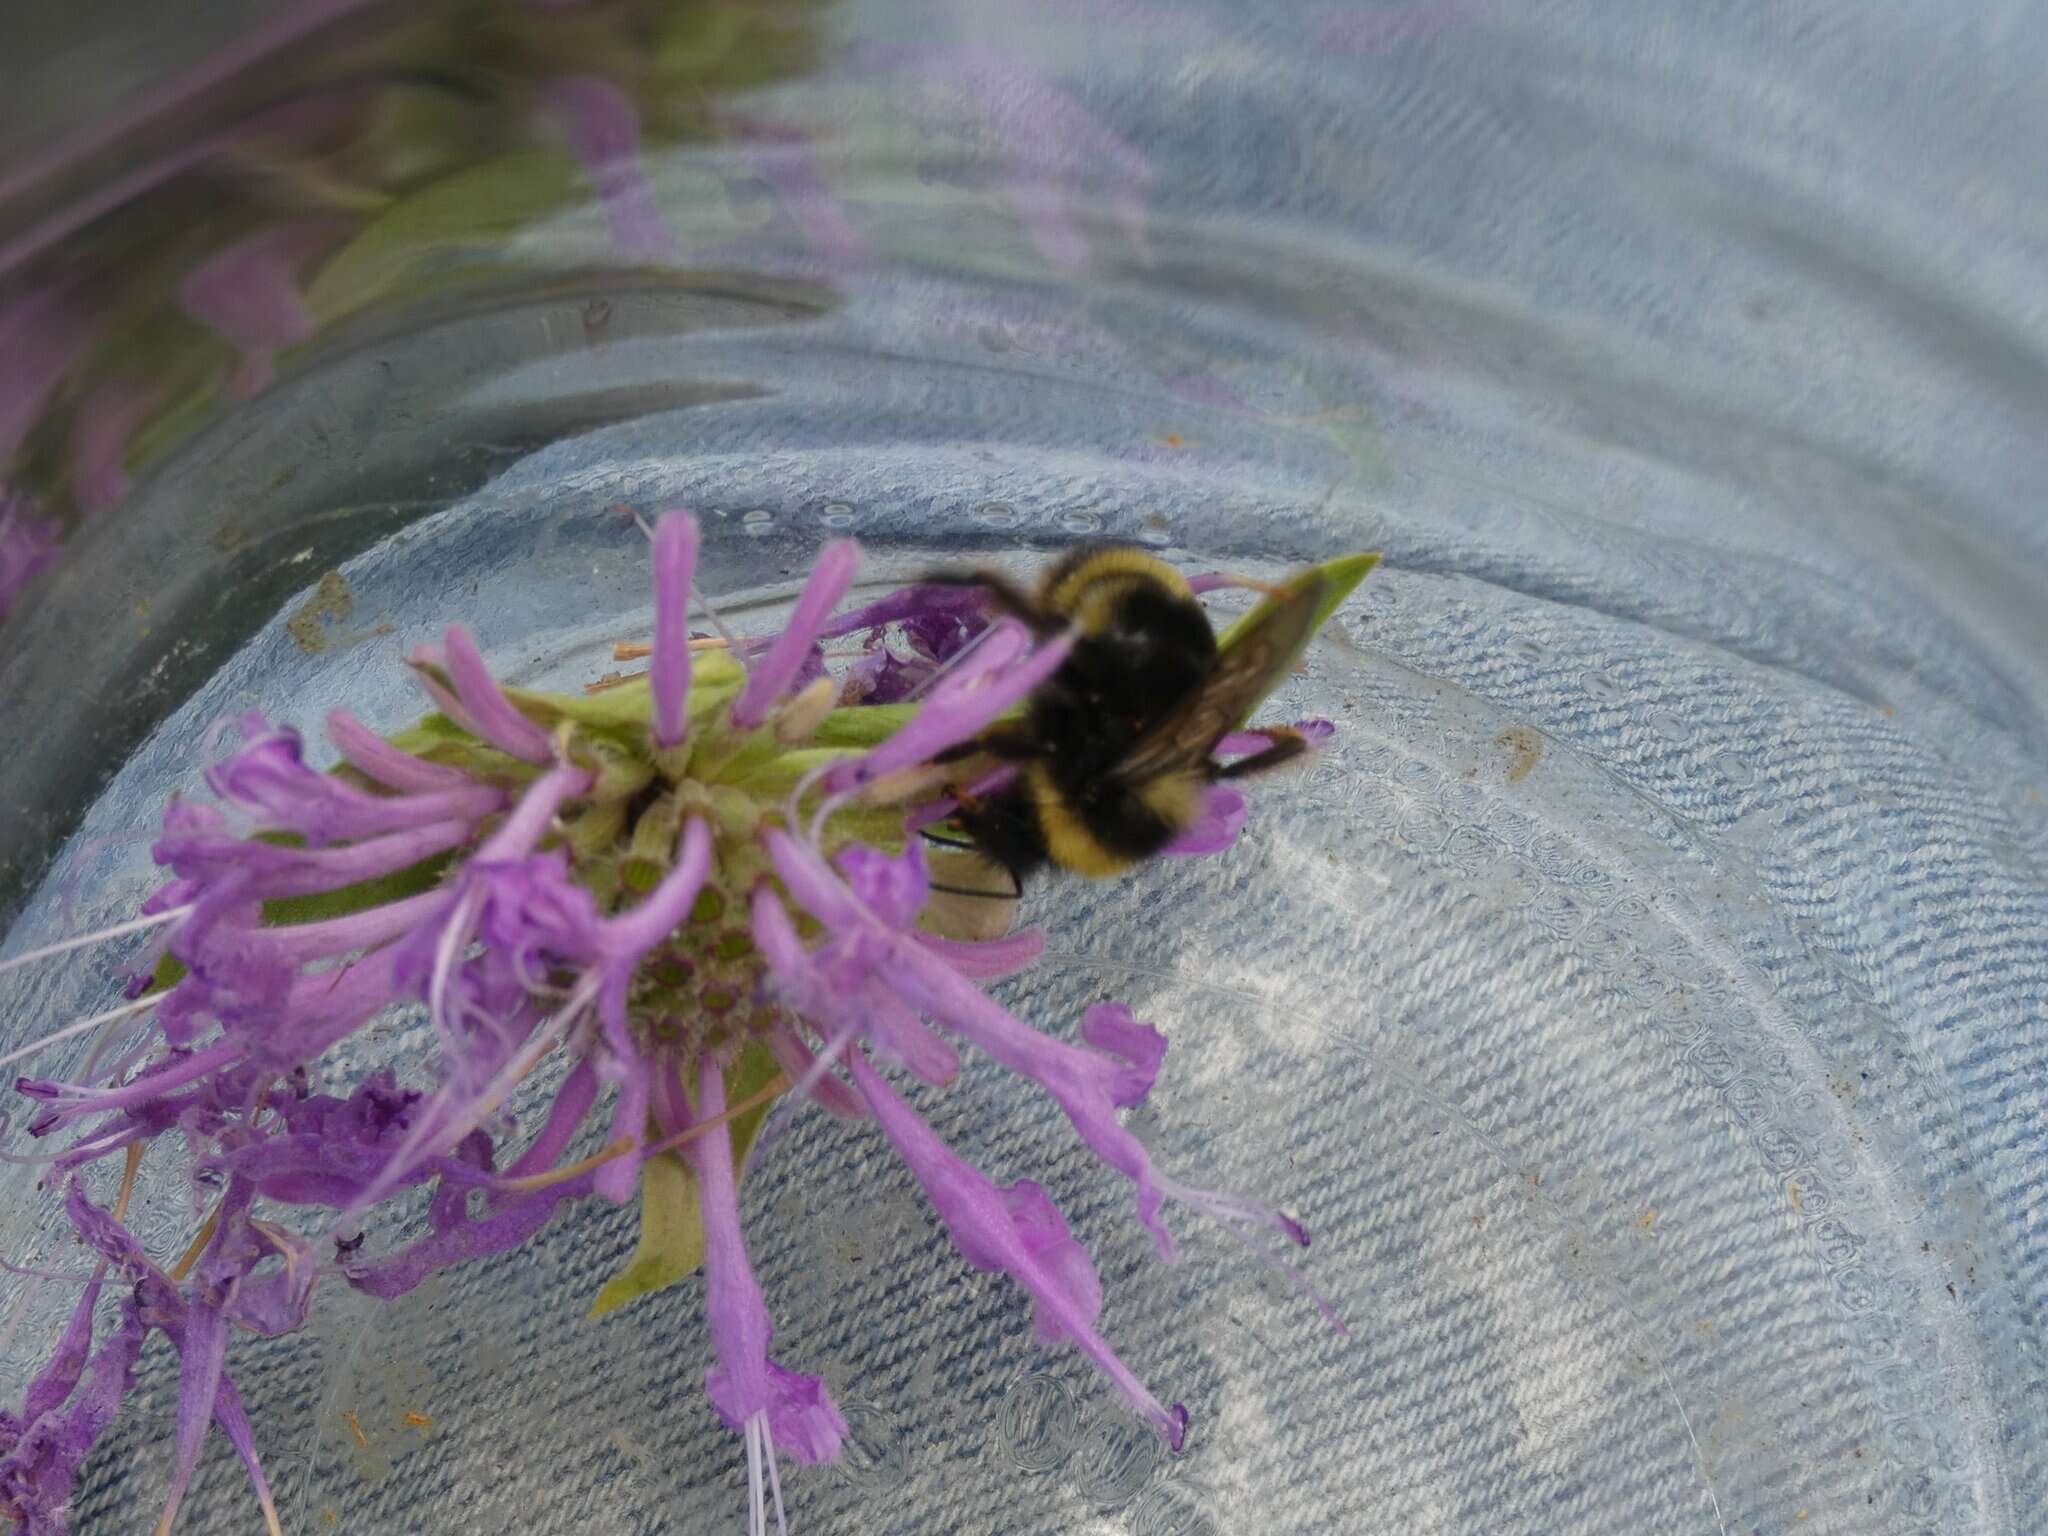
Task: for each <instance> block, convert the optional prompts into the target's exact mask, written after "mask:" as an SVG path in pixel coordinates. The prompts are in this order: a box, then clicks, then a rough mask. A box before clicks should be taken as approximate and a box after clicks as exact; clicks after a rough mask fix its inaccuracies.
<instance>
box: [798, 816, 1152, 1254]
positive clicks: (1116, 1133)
mask: <svg viewBox="0 0 2048 1536" xmlns="http://www.w3.org/2000/svg"><path fill="white" fill-rule="evenodd" d="M762 841H763V844H764V845H765V847H766V848H767V851H768V856H769V858H770V860H771V861H772V862H773V864H774V866H775V872H776V874H777V875H779V876H780V877H781V879H782V882H783V884H784V885H785V886H787V887H788V889H789V893H790V895H791V896H792V897H793V898H794V899H795V900H797V901H798V902H800V903H802V904H803V905H804V906H805V907H806V908H808V909H809V910H810V911H811V912H812V913H813V914H814V915H815V916H817V917H818V918H819V919H821V920H822V921H823V922H824V923H825V924H826V925H827V926H828V927H831V928H833V929H835V930H838V931H840V932H841V933H844V934H847V935H849V936H851V937H853V938H854V939H855V940H857V941H858V942H859V943H860V944H861V946H862V953H863V954H864V955H865V956H866V957H867V959H868V962H869V963H870V964H872V965H875V966H877V967H878V968H883V969H884V970H885V972H886V977H887V981H888V984H889V986H890V987H891V988H892V989H893V990H894V991H896V992H897V993H899V994H900V995H901V996H902V997H903V999H904V1001H905V1002H907V1003H909V1004H910V1005H911V1006H912V1007H914V1008H917V1009H918V1010H920V1011H921V1012H924V1013H927V1014H929V1015H931V1016H932V1017H933V1018H934V1019H936V1020H937V1021H938V1022H939V1023H940V1024H941V1025H943V1026H944V1027H945V1028H947V1029H950V1030H952V1031H953V1032H954V1033H955V1034H957V1035H959V1036H960V1037H961V1038H963V1039H965V1040H967V1041H968V1042H969V1043H971V1044H973V1045H974V1046H976V1047H977V1048H978V1049H980V1050H982V1051H984V1052H985V1053H987V1054H988V1055H990V1056H992V1057H994V1058H995V1059H996V1060H997V1061H998V1062H1000V1063H1001V1064H1002V1065H1003V1066H1005V1067H1007V1068H1009V1069H1010V1070H1011V1071H1013V1072H1016V1073H1018V1074H1019V1075H1021V1076H1024V1077H1028V1078H1030V1079H1031V1080H1032V1081H1033V1082H1036V1083H1037V1084H1039V1086H1041V1087H1042V1088H1044V1089H1045V1090H1046V1091H1047V1092H1048V1093H1050V1094H1051V1095H1052V1096H1053V1098H1054V1099H1056V1100H1057V1101H1058V1103H1059V1105H1060V1107H1061V1108H1062V1109H1063V1110H1065V1111H1066V1114H1067V1118H1068V1120H1069V1121H1071V1122H1072V1123H1073V1126H1074V1129H1075V1130H1076V1131H1077V1132H1079V1133H1080V1136H1081V1139H1082V1140H1083V1141H1085V1142H1087V1143H1088V1145H1089V1146H1090V1147H1091V1148H1093V1149H1094V1151H1095V1154H1096V1155H1097V1156H1098V1157H1100V1158H1101V1159H1102V1160H1103V1161H1104V1162H1106V1163H1108V1164H1109V1165H1110V1166H1111V1167H1113V1168H1116V1169H1118V1170H1119V1171H1121V1172H1122V1173H1123V1174H1124V1175H1125V1176H1126V1177H1127V1178H1129V1179H1130V1180H1131V1182H1132V1184H1133V1185H1134V1186H1135V1188H1136V1191H1137V1204H1138V1219H1139V1221H1140V1222H1142V1223H1143V1224H1144V1226H1145V1229H1146V1230H1147V1231H1148V1232H1150V1233H1151V1234H1152V1237H1153V1241H1154V1242H1155V1243H1156V1244H1157V1245H1158V1247H1159V1251H1160V1254H1161V1255H1162V1256H1163V1257H1166V1258H1171V1257H1172V1256H1173V1240H1172V1237H1171V1236H1170V1234H1169V1233H1168V1232H1167V1230H1166V1225H1165V1223H1164V1222H1163V1221H1162V1220H1161V1219H1160V1214H1159V1207H1160V1201H1161V1198H1162V1197H1161V1191H1160V1188H1159V1184H1158V1181H1157V1179H1156V1178H1155V1176H1154V1174H1153V1170H1152V1160H1151V1157H1150V1155H1149V1154H1148V1153H1147V1152H1146V1151H1145V1148H1144V1145H1143V1143H1141V1142H1140V1141H1139V1140H1138V1139H1137V1138H1136V1137H1135V1136H1133V1135H1132V1134H1131V1133H1130V1132H1129V1131H1128V1130H1126V1129H1125V1128H1124V1126H1123V1124H1122V1122H1121V1121H1119V1120H1118V1119H1117V1117H1116V1107H1117V1103H1118V1101H1119V1100H1120V1099H1124V1098H1127V1097H1128V1095H1129V1093H1130V1091H1131V1083H1132V1078H1131V1075H1130V1074H1131V1072H1132V1070H1133V1069H1132V1066H1131V1065H1130V1064H1129V1063H1119V1062H1117V1061H1115V1060H1113V1059H1112V1058H1110V1057H1108V1056H1104V1055H1100V1054H1097V1053H1096V1052H1093V1051H1087V1050H1083V1049H1081V1048H1080V1047H1078V1046H1073V1045H1069V1044H1067V1043H1066V1042H1065V1041H1062V1040H1055V1039H1052V1038H1051V1037H1049V1036H1046V1035H1042V1034H1040V1033H1039V1032H1038V1031H1037V1030H1035V1029H1033V1028H1031V1026H1030V1025H1028V1024H1026V1023H1024V1021H1023V1020H1021V1019H1018V1018H1016V1017H1014V1016H1012V1015H1011V1014H1010V1013H1009V1012H1008V1011H1006V1010H1005V1009H1004V1008H1003V1007H1001V1005H999V1004H998V1003H996V1002H995V1001H994V999H992V998H990V997H989V996H988V995H987V994H985V993H984V992H982V991H981V989H980V988H979V987H976V986H974V985H973V984H972V983H971V982H969V981H968V980H967V979H966V978H965V977H964V976H962V975H961V974H960V973H959V972H958V971H956V970H954V969H953V968H952V967H951V966H949V965H947V964H946V962H945V961H944V960H943V959H942V958H941V957H940V956H939V955H938V954H936V953H935V952H933V951H932V950H930V949H927V948H926V947H925V946H923V945H922V944H919V943H918V942H917V941H916V940H914V939H911V938H909V937H908V936H907V935H904V934H900V933H897V932H895V931H894V930H892V929H889V928H885V927H884V926H882V924H881V923H880V922H879V921H877V920H876V918H875V917H874V915H873V914H872V913H870V912H868V910H867V909H866V908H865V907H863V906H862V905H861V904H860V902H859V901H858V900H857V899H856V898H855V897H854V895H853V893H852V892H851V891H849V890H848V889H847V888H846V887H845V886H844V885H842V884H841V883H840V882H839V880H838V879H837V877H836V876H835V875H834V874H833V873H832V871H831V869H830V868H829V867H828V866H827V865H826V864H825V863H824V862H823V861H822V860H821V859H819V858H818V857H817V855H816V854H815V853H814V852H812V851H811V850H810V849H808V848H807V847H805V846H804V845H803V844H801V843H799V842H798V841H797V840H796V839H795V838H793V837H791V836H790V835H789V834H788V833H786V832H784V831H782V830H781V829H779V828H769V829H768V830H766V831H765V832H764V833H763V834H762Z"/></svg>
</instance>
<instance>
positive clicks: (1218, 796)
mask: <svg viewBox="0 0 2048 1536" xmlns="http://www.w3.org/2000/svg"><path fill="white" fill-rule="evenodd" d="M1250 815H1251V811H1250V808H1249V807H1248V806H1247V805H1246V803H1245V798H1244V796H1243V795H1242V794H1240V793H1239V792H1238V791H1237V790H1235V789H1233V788H1231V786H1230V785H1228V784H1211V785H1209V786H1208V788H1207V789H1206V790H1205V791H1204V792H1203V795H1202V813H1201V815H1199V816H1197V817H1196V818H1195V820H1194V822H1193V823H1192V824H1191V825H1190V826H1189V827H1188V828H1187V830H1186V831H1184V832H1182V833H1181V835H1180V836H1179V837H1176V838H1175V839H1174V840H1173V841H1172V842H1170V843H1168V844H1167V845H1166V846H1165V847H1164V848H1163V849H1161V850H1160V851H1161V852H1162V853H1166V854H1171V855H1176V856H1185V855H1188V854H1201V853H1221V852H1222V851H1223V850H1224V849H1225V848H1228V847H1229V846H1230V845H1231V844H1232V843H1234V842H1236V841H1237V835H1238V834H1239V833H1240V832H1242V831H1243V830H1244V824H1245V822H1246V820H1247V819H1248V818H1249V817H1250Z"/></svg>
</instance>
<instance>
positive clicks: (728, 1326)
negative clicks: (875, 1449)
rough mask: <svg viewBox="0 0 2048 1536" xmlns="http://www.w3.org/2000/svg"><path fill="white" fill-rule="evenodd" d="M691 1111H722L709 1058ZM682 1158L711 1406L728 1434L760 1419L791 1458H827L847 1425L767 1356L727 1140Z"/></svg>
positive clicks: (712, 1140)
mask: <svg viewBox="0 0 2048 1536" xmlns="http://www.w3.org/2000/svg"><path fill="white" fill-rule="evenodd" d="M697 1112H698V1114H699V1116H700V1117H702V1118H705V1119H709V1118H711V1117H712V1116H714V1115H720V1114H723V1113H724V1112H725V1077H724V1074H723V1073H722V1072H721V1071H720V1070H719V1067H718V1064H717V1063H716V1062H714V1061H711V1060H708V1059H707V1060H706V1061H704V1063H703V1064H702V1067H701V1069H700V1071H699V1073H698V1083H697ZM685 1155H686V1156H687V1157H688V1158H689V1160H690V1164H691V1166H692V1168H694V1169H695V1170H696V1174H697V1188H698V1198H699V1202H700V1205H701V1208H702V1211H703V1217H704V1312H705V1316H706V1318H707V1320H708V1321H709V1323H710V1327H711V1345H712V1348H713V1349H714V1350H715V1351H717V1354H718V1364H717V1365H715V1366H714V1367H712V1368H711V1369H710V1370H709V1371H707V1372H706V1373H705V1375H704V1390H705V1392H706V1393H707V1394H708V1395H709V1396H710V1398H711V1406H712V1407H714V1408H716V1409H717V1410H718V1416H719V1417H720V1418H721V1419H723V1420H724V1421H725V1425H726V1428H728V1429H731V1430H736V1431H737V1430H744V1429H745V1427H746V1425H747V1423H748V1422H749V1421H750V1420H753V1419H755V1418H764V1419H765V1420H766V1421H767V1424H768V1428H769V1431H770V1433H771V1435H772V1436H773V1439H774V1441H775V1443H776V1444H777V1445H780V1446H784V1447H786V1448H787V1449H788V1450H789V1451H790V1453H791V1454H792V1455H794V1456H795V1457H796V1458H797V1460H799V1461H805V1462H814V1463H815V1462H820V1461H830V1460H831V1459H832V1458H833V1457H834V1456H836V1455H838V1454H839V1443H840V1441H841V1440H842V1439H844V1438H845V1435H846V1421H845V1420H844V1419H842V1418H841V1417H840V1416H839V1410H838V1409H837V1408H836V1407H834V1406H833V1404H832V1399H831V1397H830V1396H829V1395H828V1394H827V1393H826V1391H825V1384H824V1382H822V1381H821V1380H819V1379H818V1378H817V1377H815V1376H805V1375H801V1374H799V1373H797V1372H795V1371H790V1370H785V1369H784V1368H783V1367H781V1366H779V1365H777V1364H776V1363H775V1362H774V1361H773V1360H771V1359H769V1358H768V1346H769V1344H770V1343H771V1342H772V1341H773V1340H774V1337H775V1325H774V1323H773V1321H772V1320H771V1319H770V1317H769V1315H768V1304H767V1302H766V1301H764V1300H763V1299H762V1297H761V1287H760V1285H759V1283H758V1282H756V1281H755V1279H754V1270H753V1266H752V1265H751V1264H749V1263H748V1261H747V1249H746V1242H745V1240H744V1239H743V1238H742V1237H741V1235H740V1211H739V1197H738V1187H737V1181H736V1180H735V1177H734V1173H733V1163H732V1138H731V1136H730V1135H729V1134H727V1133H725V1132H722V1131H721V1132H716V1133H714V1134H712V1135H709V1136H700V1137H698V1138H697V1139H696V1140H695V1141H692V1142H690V1143H688V1150H687V1152H686V1153H685Z"/></svg>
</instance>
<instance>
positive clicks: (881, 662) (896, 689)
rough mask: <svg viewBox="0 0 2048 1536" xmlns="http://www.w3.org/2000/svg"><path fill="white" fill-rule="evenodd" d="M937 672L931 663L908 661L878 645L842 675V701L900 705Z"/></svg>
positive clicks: (840, 688) (845, 702)
mask: <svg viewBox="0 0 2048 1536" xmlns="http://www.w3.org/2000/svg"><path fill="white" fill-rule="evenodd" d="M936 670H937V669H936V668H934V667H933V666H931V665H930V663H928V662H921V661H919V662H906V661H905V660H903V658H902V657H900V656H898V655H897V654H896V653H895V652H894V651H892V650H890V649H889V648H888V647H887V646H877V647H876V648H875V649H874V650H872V651H869V652H868V653H867V655H865V656H863V657H861V659H860V660H859V661H856V662H855V663H854V664H853V665H852V666H850V667H848V668H847V669H846V670H845V672H843V673H841V674H840V678H839V702H840V703H841V704H843V705H844V704H901V703H903V702H904V701H905V700H907V699H909V698H910V697H911V695H912V694H914V693H916V692H917V690H918V689H919V688H921V687H922V686H924V684H925V683H927V682H929V681H930V680H931V678H932V676H933V674H934V672H935V671H936Z"/></svg>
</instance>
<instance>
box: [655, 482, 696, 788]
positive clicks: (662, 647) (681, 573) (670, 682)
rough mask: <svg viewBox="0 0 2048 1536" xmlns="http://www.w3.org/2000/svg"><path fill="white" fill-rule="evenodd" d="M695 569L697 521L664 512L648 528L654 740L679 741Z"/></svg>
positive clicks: (684, 722)
mask: <svg viewBox="0 0 2048 1536" xmlns="http://www.w3.org/2000/svg"><path fill="white" fill-rule="evenodd" d="M696 570H697V520H696V519H695V518H694V517H692V516H690V514H689V513H687V512H670V513H667V514H666V515H664V516H663V518H662V520H661V522H660V523H659V524H658V525H656V527H655V530H654V650H653V653H652V654H651V655H650V656H649V657H648V669H647V670H648V688H649V689H650V690H651V692H652V694H653V697H654V739H655V741H656V742H658V743H659V744H660V745H662V746H664V747H672V746H674V745H675V744H676V743H677V742H679V741H681V740H682V739H683V731H684V729H685V728H686V726H687V725H688V723H689V722H688V718H687V716H686V714H685V710H686V708H687V707H688V704H689V698H690V582H691V580H692V578H693V577H694V576H695V574H696Z"/></svg>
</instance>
